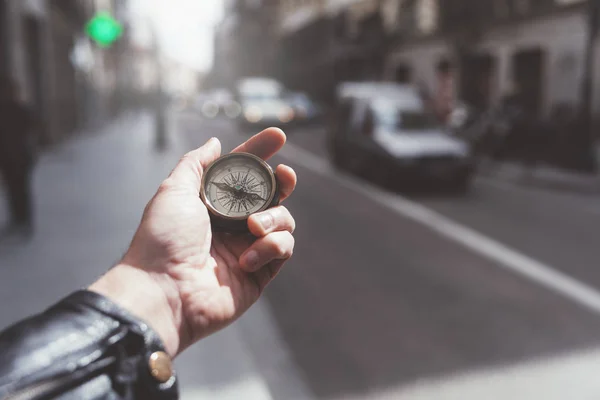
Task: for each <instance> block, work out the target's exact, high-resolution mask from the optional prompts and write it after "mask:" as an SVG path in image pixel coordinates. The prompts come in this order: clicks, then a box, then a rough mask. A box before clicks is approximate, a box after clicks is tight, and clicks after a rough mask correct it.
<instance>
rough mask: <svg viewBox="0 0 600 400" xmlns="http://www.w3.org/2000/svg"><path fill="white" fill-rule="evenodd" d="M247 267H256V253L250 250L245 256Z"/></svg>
mask: <svg viewBox="0 0 600 400" xmlns="http://www.w3.org/2000/svg"><path fill="white" fill-rule="evenodd" d="M245 264H246V265H247V266H248V267H250V268H254V267H256V266H257V265H258V253H257V252H256V251H254V250H250V251H249V252H248V254H246V263H245Z"/></svg>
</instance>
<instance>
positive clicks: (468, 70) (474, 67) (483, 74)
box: [460, 54, 496, 110]
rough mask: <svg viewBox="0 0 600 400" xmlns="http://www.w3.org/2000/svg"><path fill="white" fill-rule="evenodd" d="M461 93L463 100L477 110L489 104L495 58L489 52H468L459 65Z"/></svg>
mask: <svg viewBox="0 0 600 400" xmlns="http://www.w3.org/2000/svg"><path fill="white" fill-rule="evenodd" d="M461 70H462V71H461V79H460V80H461V82H460V87H461V94H462V98H463V100H464V101H465V102H467V103H468V104H470V105H471V106H473V107H475V108H476V109H479V110H486V109H487V108H489V107H490V106H491V102H492V94H493V93H492V92H493V87H494V85H493V83H494V76H495V73H496V60H495V59H494V57H492V56H491V55H490V54H469V55H467V56H466V57H464V59H463V61H462V65H461Z"/></svg>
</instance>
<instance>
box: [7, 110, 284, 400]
mask: <svg viewBox="0 0 600 400" xmlns="http://www.w3.org/2000/svg"><path fill="white" fill-rule="evenodd" d="M174 142H175V145H174V146H172V147H171V149H170V150H169V151H167V152H166V153H163V154H158V153H155V152H154V151H153V149H152V119H151V118H150V116H149V115H145V114H129V115H127V116H124V117H123V118H120V119H119V120H118V121H116V122H114V123H112V124H111V125H109V126H108V127H106V128H104V129H102V130H101V132H99V133H98V134H96V135H82V137H80V138H77V139H75V140H73V141H71V142H69V143H66V144H65V145H63V146H61V147H60V148H57V149H54V150H53V151H51V152H49V153H46V154H44V155H43V157H42V159H41V160H40V163H39V165H38V167H37V169H36V173H35V179H34V188H35V190H34V191H35V208H36V216H37V224H36V234H35V237H34V238H33V240H32V241H31V242H30V243H27V244H24V245H21V246H14V245H13V246H6V245H4V246H3V245H2V244H1V243H0V329H1V328H3V327H5V326H7V325H9V324H11V323H13V322H14V321H16V320H18V319H20V318H23V317H24V316H26V315H29V314H32V313H35V312H39V311H40V310H42V309H43V308H45V307H47V306H48V305H50V304H51V303H53V302H55V301H57V300H58V299H60V298H61V297H62V296H64V295H66V294H68V293H69V292H71V291H73V290H76V289H78V288H82V287H85V286H86V285H88V284H89V283H91V282H92V281H93V280H94V279H95V278H96V277H98V276H99V275H101V274H102V273H103V272H104V271H106V269H108V268H109V267H110V266H112V265H113V264H114V263H115V262H116V261H117V260H118V259H119V258H120V256H121V255H122V254H123V252H124V251H125V250H126V248H127V245H128V244H129V241H130V240H131V237H132V236H133V233H134V231H135V229H136V227H137V224H138V222H139V219H140V217H141V214H142V212H143V209H144V206H145V204H146V202H147V201H148V200H149V199H150V198H151V196H152V195H153V194H154V192H155V190H156V188H157V187H158V185H159V184H160V182H161V181H162V179H164V177H166V176H167V175H168V173H169V171H170V170H171V168H172V167H173V166H174V165H175V163H176V162H177V160H178V159H179V158H180V156H181V155H182V154H183V153H184V152H185V151H186V149H185V148H184V147H185V146H183V145H181V144H177V142H176V141H174ZM5 220H6V210H5V204H4V203H3V200H0V224H3V223H4V222H5ZM268 318H269V312H268V308H267V306H266V304H265V303H262V302H259V303H258V304H257V305H256V306H255V307H254V308H253V310H251V313H249V315H247V316H245V317H244V318H242V319H241V320H240V321H239V322H237V323H235V324H233V325H232V326H231V327H229V328H227V329H226V330H224V331H223V332H221V333H220V334H218V335H214V336H212V337H210V338H208V339H206V340H203V341H202V342H201V343H199V344H197V345H196V346H194V347H193V348H191V349H190V350H188V351H187V352H186V353H185V354H184V355H183V356H182V357H180V358H178V359H177V360H176V367H177V371H178V373H179V376H180V387H181V389H182V397H181V398H182V399H183V400H191V399H194V400H201V399H241V398H243V399H256V400H262V399H265V400H267V399H271V398H272V395H271V394H270V391H269V388H268V386H267V384H266V383H265V380H264V379H263V374H264V373H265V371H266V372H267V373H269V371H273V370H277V369H278V368H279V366H280V365H278V363H281V360H280V359H273V358H272V357H271V358H270V360H271V361H272V362H271V363H270V365H266V366H265V365H260V368H258V366H257V365H256V364H255V360H254V359H253V356H252V353H251V352H250V351H249V345H248V338H249V337H250V338H255V339H256V340H255V341H254V342H253V343H252V347H253V348H254V347H255V346H265V345H266V344H265V343H264V340H265V338H274V337H275V338H276V337H277V333H276V331H275V330H274V328H273V326H272V322H269V320H268ZM259 321H263V322H259ZM265 321H266V322H265ZM261 338H262V339H261ZM257 341H258V342H257ZM275 342H276V341H275ZM271 344H272V345H273V348H272V351H273V354H277V355H278V356H281V354H280V353H277V346H276V343H271Z"/></svg>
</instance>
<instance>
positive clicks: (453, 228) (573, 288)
mask: <svg viewBox="0 0 600 400" xmlns="http://www.w3.org/2000/svg"><path fill="white" fill-rule="evenodd" d="M281 155H283V156H284V157H285V158H287V159H288V160H290V161H293V162H295V163H297V164H298V165H300V166H302V167H304V168H306V169H308V170H310V171H312V172H314V173H316V174H318V175H321V176H324V177H327V178H330V179H333V180H335V181H337V182H338V183H340V184H342V185H343V186H346V187H347V188H350V189H352V190H354V191H356V192H359V193H361V194H363V195H364V196H365V197H368V198H370V199H371V200H373V201H375V202H377V203H379V204H381V205H382V206H385V207H387V208H388V209H390V210H392V211H394V212H396V213H397V214H399V215H402V216H404V217H406V218H409V219H412V220H413V221H416V222H418V223H421V224H423V225H425V226H427V227H428V228H430V229H432V230H433V231H435V232H437V233H438V234H440V235H442V236H444V237H446V238H448V239H450V240H453V241H454V242H456V243H458V244H461V245H462V246H464V247H466V248H468V249H470V250H472V251H473V252H475V253H477V254H479V255H482V256H484V257H486V258H488V259H490V260H492V261H495V262H496V264H497V265H498V266H502V267H504V268H506V269H508V270H511V271H513V272H516V273H518V274H520V275H522V276H524V277H526V278H528V279H530V280H532V281H534V282H536V283H538V284H540V285H542V286H545V287H546V288H548V289H550V290H551V291H553V292H555V293H558V294H560V295H562V296H564V297H566V298H568V299H570V300H572V301H573V302H575V303H578V304H580V305H582V306H584V307H586V308H588V309H589V310H591V311H593V312H595V313H598V314H600V291H598V290H596V289H595V288H594V287H592V286H590V285H587V284H585V283H583V282H580V281H578V280H576V279H574V278H572V277H570V276H569V275H567V274H564V273H563V272H560V271H558V270H557V269H555V268H552V267H551V266H548V265H546V264H543V263H541V262H539V261H537V260H535V259H533V258H530V257H528V256H526V255H524V254H521V253H519V252H518V251H516V250H514V249H511V248H510V247H508V246H506V245H504V244H502V243H500V242H498V241H496V240H494V239H492V238H490V237H487V236H485V235H483V234H481V233H479V232H477V231H475V230H474V229H471V228H468V227H466V226H464V225H461V224H459V223H457V222H454V221H452V220H450V219H449V218H446V217H444V216H443V215H441V214H439V213H437V212H435V211H433V210H431V209H429V208H427V207H424V206H422V205H420V204H418V203H415V202H413V201H410V200H408V199H406V198H404V197H401V196H398V195H396V194H393V195H392V194H388V193H385V192H383V191H382V190H380V189H378V188H377V187H375V186H373V185H371V184H368V183H367V182H362V181H360V182H359V181H358V180H357V179H354V178H352V177H350V176H347V175H345V174H340V173H337V172H335V171H334V170H333V169H332V168H331V166H330V164H329V163H328V162H327V161H325V160H324V159H322V158H321V157H318V156H315V155H314V154H312V153H310V152H308V151H306V150H304V149H302V148H300V147H298V146H295V145H293V144H290V143H287V144H286V146H285V147H284V149H283V150H282V151H281Z"/></svg>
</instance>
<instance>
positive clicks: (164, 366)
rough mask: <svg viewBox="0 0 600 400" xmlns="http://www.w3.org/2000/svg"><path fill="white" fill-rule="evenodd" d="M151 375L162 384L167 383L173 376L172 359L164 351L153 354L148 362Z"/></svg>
mask: <svg viewBox="0 0 600 400" xmlns="http://www.w3.org/2000/svg"><path fill="white" fill-rule="evenodd" d="M148 366H149V367H150V374H152V376H153V377H154V379H156V380H157V381H158V382H160V383H165V382H166V381H168V380H169V379H171V377H172V376H173V364H172V363H171V357H169V355H168V354H167V353H165V352H164V351H157V352H155V353H152V355H151V356H150V359H149V360H148Z"/></svg>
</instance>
